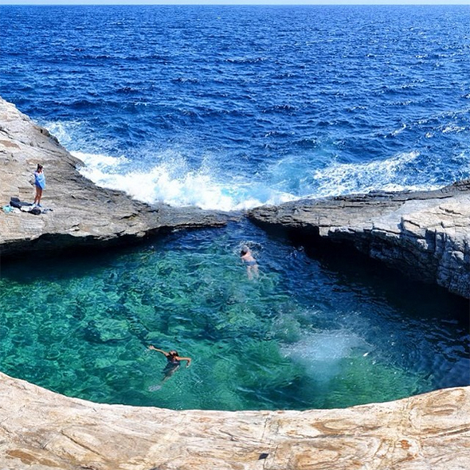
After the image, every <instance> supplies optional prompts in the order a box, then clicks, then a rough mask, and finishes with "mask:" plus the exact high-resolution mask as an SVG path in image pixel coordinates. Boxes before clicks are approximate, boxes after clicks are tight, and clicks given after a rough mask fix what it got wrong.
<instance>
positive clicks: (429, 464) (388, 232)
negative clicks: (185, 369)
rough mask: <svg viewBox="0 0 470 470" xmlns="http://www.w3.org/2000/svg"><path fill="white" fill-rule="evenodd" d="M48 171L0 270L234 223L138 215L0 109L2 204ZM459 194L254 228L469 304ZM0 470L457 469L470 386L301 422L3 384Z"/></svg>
mask: <svg viewBox="0 0 470 470" xmlns="http://www.w3.org/2000/svg"><path fill="white" fill-rule="evenodd" d="M37 163H42V164H43V165H44V166H45V169H46V174H47V176H48V186H47V189H46V191H45V193H44V198H43V203H44V206H45V207H48V208H51V209H53V210H52V211H49V212H47V213H44V214H41V215H40V216H35V215H32V214H29V213H22V212H10V213H5V212H3V211H2V212H1V214H0V227H1V232H0V249H1V252H0V254H1V256H2V258H4V259H5V258H15V257H22V256H25V255H28V254H31V253H39V252H41V253H42V254H47V255H57V254H58V253H60V254H61V256H66V255H67V252H69V251H74V250H77V249H87V250H88V249H94V248H98V249H103V248H107V247H109V246H114V245H119V244H121V245H125V244H128V243H131V242H137V241H139V240H142V239H145V238H146V237H147V236H154V235H156V234H158V233H162V232H167V231H171V230H179V229H188V228H200V227H218V226H221V225H224V224H225V223H226V221H227V220H228V218H230V217H233V216H232V215H227V214H222V213H216V212H207V211H202V210H198V209H195V208H183V209H177V208H172V207H169V206H165V205H159V206H156V207H149V206H147V205H145V204H142V203H139V202H137V201H134V200H132V199H131V198H130V197H128V196H126V195H125V194H123V193H120V192H118V191H110V190H106V189H102V188H98V187H96V186H95V185H94V184H93V183H91V182H90V181H88V180H87V179H85V178H84V177H82V176H81V175H80V174H79V172H78V171H77V169H76V167H77V165H80V162H79V161H78V160H76V159H75V158H74V157H72V156H71V155H70V154H69V153H68V152H67V150H66V149H64V148H63V147H62V146H60V144H59V143H58V142H57V140H56V139H55V138H54V137H53V136H51V135H50V134H49V133H48V131H47V130H46V129H43V128H41V127H39V126H37V125H36V124H34V123H33V122H32V121H31V120H30V119H29V118H28V117H27V116H25V115H23V114H22V113H20V112H19V111H18V110H17V109H16V107H15V106H14V105H12V104H10V103H7V102H6V101H4V100H2V99H0V164H1V168H2V170H1V172H0V196H1V203H2V206H5V205H8V203H9V200H10V198H11V197H19V198H20V199H21V200H26V201H30V202H31V201H32V198H33V188H32V185H31V183H30V180H31V176H32V173H33V171H34V169H35V167H36V164H37ZM469 202H470V184H469V183H468V182H459V183H457V184H455V185H453V186H450V187H448V188H443V189H442V190H440V191H436V192H428V193H396V194H388V193H387V194H385V193H380V194H372V195H365V196H353V197H345V198H333V199H329V200H326V201H303V202H298V203H291V204H287V205H285V206H281V207H276V208H260V209H257V210H255V211H252V212H251V213H250V217H251V218H252V219H254V220H256V221H257V222H258V223H260V224H264V225H270V226H277V227H282V228H283V229H285V230H288V231H292V232H296V233H303V234H304V235H305V236H308V237H312V240H316V239H322V238H327V239H331V240H332V241H335V242H340V243H347V244H350V245H352V246H354V247H356V248H358V249H359V250H361V251H363V252H365V253H367V254H368V255H369V256H371V257H373V258H375V259H379V260H381V261H383V262H384V263H386V264H387V265H390V266H392V267H395V268H398V269H400V270H402V271H405V272H406V273H407V274H408V275H412V276H413V277H419V278H421V279H422V280H424V281H426V282H429V283H431V284H433V283H434V284H438V285H441V286H442V287H444V288H446V289H448V290H449V291H450V292H453V293H455V294H458V295H460V296H462V297H466V298H468V297H470V295H469V292H470V288H469V286H470V266H469V263H470V261H469V260H470V251H469V250H470V248H469V234H470V212H469V209H468V207H470V206H469ZM0 394H1V398H2V399H1V401H0V408H1V414H0V416H1V425H0V435H1V441H0V450H1V452H0V468H8V469H11V470H15V469H24V468H31V469H36V470H45V469H52V468H61V469H95V470H108V469H109V470H111V469H113V470H116V469H123V470H124V469H126V470H131V469H132V470H134V469H135V470H157V469H158V470H171V469H191V470H193V469H194V470H199V469H201V470H206V469H217V470H224V469H233V470H235V469H261V468H262V469H265V470H271V469H272V470H274V469H276V470H286V469H309V470H316V469H318V470H320V469H328V470H334V469H338V470H343V469H348V470H350V469H364V470H365V469H368V470H375V469H377V470H378V469H393V470H406V469H410V470H421V469H423V470H424V469H432V470H440V469H443V470H444V469H445V470H449V469H450V470H459V469H462V470H464V469H467V468H468V462H469V461H470V387H459V388H452V389H445V390H437V391H435V392H431V393H428V394H424V395H419V396H415V397H411V398H407V399H403V400H398V401H394V402H388V403H381V404H369V405H363V406H357V407H352V408H347V409H333V410H308V411H239V412H226V411H201V410H191V411H188V410H186V411H173V410H168V409H161V408H152V407H148V408H142V407H131V406H124V405H105V404H96V403H92V402H87V401H83V400H79V399H75V398H67V397H64V396H61V395H58V394H56V393H53V392H51V391H47V390H45V389H42V388H40V387H38V386H35V385H32V384H29V383H27V382H24V381H22V380H19V379H15V378H11V377H9V376H7V375H5V374H0Z"/></svg>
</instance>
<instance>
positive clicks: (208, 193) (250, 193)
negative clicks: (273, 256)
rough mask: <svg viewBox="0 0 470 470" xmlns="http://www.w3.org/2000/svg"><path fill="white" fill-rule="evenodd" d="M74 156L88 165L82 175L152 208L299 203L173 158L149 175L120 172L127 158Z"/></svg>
mask: <svg viewBox="0 0 470 470" xmlns="http://www.w3.org/2000/svg"><path fill="white" fill-rule="evenodd" d="M72 153H73V155H74V156H75V157H77V158H79V159H80V160H81V161H83V162H84V163H85V166H83V167H81V168H80V169H79V170H80V173H81V174H83V175H84V176H85V177H87V178H88V179H90V180H91V181H93V182H94V183H96V184H97V185H99V186H102V187H106V188H110V189H118V190H121V191H124V192H126V193H127V194H129V195H130V196H132V197H133V198H135V199H138V200H140V201H143V202H146V203H149V204H153V203H157V202H164V203H167V204H170V205H173V206H179V207H181V206H197V207H200V208H202V209H217V210H222V211H234V210H242V209H250V208H252V207H257V206H260V205H263V204H280V203H283V202H287V201H290V200H293V199H295V196H293V195H291V194H288V193H284V192H281V191H275V190H271V189H269V188H267V187H266V186H264V185H263V184H261V183H259V184H255V183H253V182H250V181H248V180H242V179H239V180H235V179H234V178H227V181H221V180H219V179H217V178H216V177H214V176H213V175H212V174H211V171H210V169H208V168H206V167H202V168H201V169H199V170H198V171H194V170H190V169H188V167H187V165H186V164H185V162H184V160H181V159H175V158H172V159H171V160H170V161H168V162H166V163H160V164H158V165H155V166H154V167H153V168H151V169H149V170H148V171H139V170H131V171H123V172H119V166H120V165H121V164H122V163H126V162H127V161H128V160H127V159H126V158H125V157H117V158H116V157H109V156H104V155H93V154H86V153H81V152H72Z"/></svg>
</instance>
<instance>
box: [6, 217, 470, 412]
mask: <svg viewBox="0 0 470 470" xmlns="http://www.w3.org/2000/svg"><path fill="white" fill-rule="evenodd" d="M243 244H249V245H250V246H251V248H252V250H253V253H254V255H255V257H256V258H257V259H258V262H259V269H260V276H259V278H257V279H256V280H254V281H250V280H249V279H248V277H247V273H246V268H245V267H244V266H243V265H242V263H241V262H240V260H239V250H240V247H241V246H242V245H243ZM353 258H354V257H351V256H342V255H340V253H336V254H335V253H329V254H327V253H326V252H324V251H323V250H322V252H312V253H310V254H309V255H307V254H306V251H305V249H304V248H303V247H302V245H297V244H296V245H293V244H291V243H290V242H289V241H288V240H286V239H284V238H283V237H279V236H276V235H274V234H266V233H265V232H263V231H261V230H260V229H257V228H256V227H253V226H251V225H249V224H247V223H241V224H230V225H229V226H228V227H227V228H224V229H216V230H214V229H212V230H200V231H195V232H187V233H176V234H172V235H168V236H165V237H162V238H160V239H156V240H154V241H153V242H151V243H149V244H147V245H144V246H141V247H137V248H129V249H126V250H124V251H122V252H112V253H111V252H110V253H101V254H99V255H93V256H90V257H86V256H80V257H76V258H74V257H71V258H69V259H67V260H65V259H61V260H50V261H48V262H43V261H39V260H36V261H31V262H26V263H16V264H4V265H3V268H2V278H1V279H0V283H1V295H0V306H1V308H0V312H1V325H2V328H1V330H0V338H1V344H2V348H1V357H0V361H1V367H2V370H3V371H4V372H6V373H8V374H10V375H13V376H15V377H20V378H23V379H26V380H29V381H31V382H33V383H37V384H39V385H42V386H45V387H47V388H49V389H52V390H56V391H58V392H60V393H64V394H66V395H69V396H78V397H82V398H85V399H89V400H94V401H99V402H107V403H127V404H132V405H144V406H163V407H169V408H174V409H189V408H202V409H230V410H235V409H289V408H292V409H306V408H333V407H343V406H351V405H355V404H360V403H369V402H381V401H386V400H392V399H396V398H402V397H405V396H409V395H414V394H417V393H422V392H426V391H430V390H434V389H437V388H442V387H450V386H458V385H468V384H469V383H470V376H469V373H468V371H469V368H468V365H469V358H470V351H469V349H468V344H469V343H468V339H469V335H468V327H469V323H468V321H469V319H468V305H466V304H464V303H462V302H461V301H460V299H458V298H455V297H453V296H450V295H448V294H446V293H444V292H442V291H439V290H436V289H434V288H427V287H424V286H420V285H419V284H410V283H407V282H404V281H403V280H401V279H400V278H399V277H398V276H396V275H394V274H391V273H390V272H389V271H387V270H385V269H383V267H382V268H380V267H378V266H377V265H375V264H369V263H367V262H363V261H364V260H363V259H362V261H360V262H359V261H358V260H359V259H353ZM40 265H41V269H40V270H39V269H38V266H40ZM149 344H154V345H155V346H156V347H161V348H163V349H166V350H169V349H173V348H174V349H177V350H178V351H179V353H180V354H181V355H184V356H190V357H191V358H192V359H193V363H192V364H191V367H190V368H180V370H178V371H176V373H175V374H174V375H173V376H172V377H171V378H170V379H169V380H167V381H165V382H163V383H162V378H163V375H162V370H163V368H164V366H165V358H164V357H163V356H162V355H160V354H158V353H155V352H153V351H150V350H148V349H147V346H148V345H149Z"/></svg>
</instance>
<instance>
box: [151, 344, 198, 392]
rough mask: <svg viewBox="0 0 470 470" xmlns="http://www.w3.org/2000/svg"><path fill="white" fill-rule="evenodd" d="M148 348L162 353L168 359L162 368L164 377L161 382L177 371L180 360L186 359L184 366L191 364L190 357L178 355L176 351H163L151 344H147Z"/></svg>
mask: <svg viewBox="0 0 470 470" xmlns="http://www.w3.org/2000/svg"><path fill="white" fill-rule="evenodd" d="M149 349H152V350H153V351H157V352H159V353H162V354H163V355H164V356H165V357H166V359H167V361H168V363H167V365H166V366H165V368H164V369H163V375H164V377H163V380H162V383H163V382H165V380H168V379H169V378H170V377H171V376H172V375H173V374H174V373H175V372H176V371H177V369H178V368H179V366H180V364H181V361H186V367H189V364H191V358H190V357H181V356H179V355H178V351H175V350H171V351H169V352H166V351H163V349H158V348H156V347H155V346H152V345H150V346H149Z"/></svg>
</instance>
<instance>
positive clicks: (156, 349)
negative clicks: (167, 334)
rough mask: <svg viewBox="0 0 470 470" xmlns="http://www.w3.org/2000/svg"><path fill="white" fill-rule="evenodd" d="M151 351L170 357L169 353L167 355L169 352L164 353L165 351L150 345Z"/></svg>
mask: <svg viewBox="0 0 470 470" xmlns="http://www.w3.org/2000/svg"><path fill="white" fill-rule="evenodd" d="M149 349H153V350H154V351H158V352H160V353H162V354H164V355H165V357H166V356H168V353H167V352H165V351H163V349H158V348H156V347H155V346H152V345H150V346H149Z"/></svg>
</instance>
